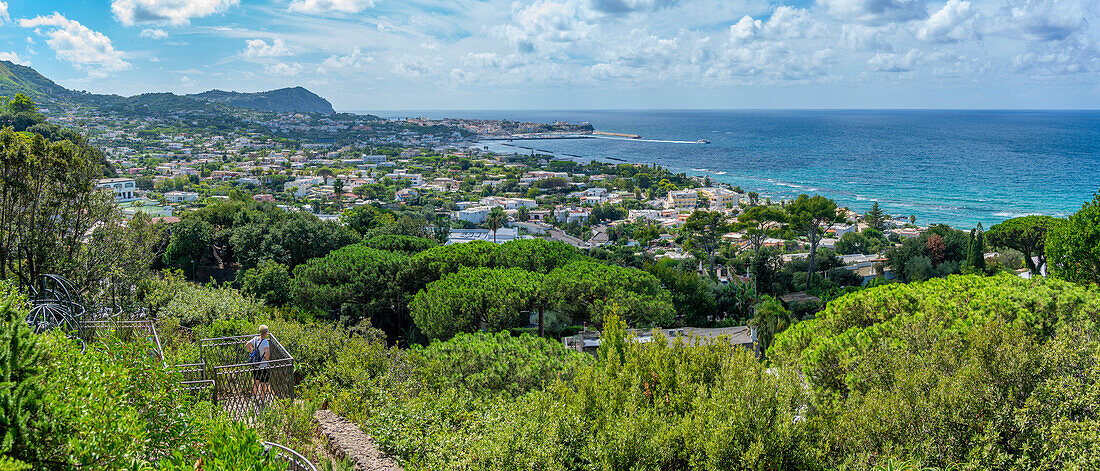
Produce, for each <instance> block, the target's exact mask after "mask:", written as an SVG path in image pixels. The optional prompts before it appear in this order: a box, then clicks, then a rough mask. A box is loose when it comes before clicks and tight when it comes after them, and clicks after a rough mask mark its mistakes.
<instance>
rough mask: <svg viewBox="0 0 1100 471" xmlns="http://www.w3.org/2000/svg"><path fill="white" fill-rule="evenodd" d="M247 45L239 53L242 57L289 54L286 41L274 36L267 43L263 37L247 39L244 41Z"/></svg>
mask: <svg viewBox="0 0 1100 471" xmlns="http://www.w3.org/2000/svg"><path fill="white" fill-rule="evenodd" d="M245 44H246V46H247V47H245V50H244V51H243V52H242V53H241V54H243V55H244V57H282V56H289V55H291V53H290V49H287V47H286V42H284V41H283V40H282V39H281V38H275V39H273V40H272V41H271V44H268V43H267V42H266V41H264V40H263V39H249V40H247V41H245Z"/></svg>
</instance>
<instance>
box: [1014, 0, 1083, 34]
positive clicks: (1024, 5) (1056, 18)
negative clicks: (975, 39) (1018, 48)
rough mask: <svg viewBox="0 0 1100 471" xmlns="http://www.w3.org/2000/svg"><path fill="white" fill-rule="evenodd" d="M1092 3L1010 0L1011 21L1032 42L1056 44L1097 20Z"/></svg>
mask: <svg viewBox="0 0 1100 471" xmlns="http://www.w3.org/2000/svg"><path fill="white" fill-rule="evenodd" d="M1096 9H1097V6H1096V3H1095V2H1093V1H1092V0H1009V2H1008V5H1007V6H1006V7H1005V10H1006V12H1007V16H1008V21H1009V22H1010V23H1011V24H1012V25H1013V26H1014V27H1015V29H1016V30H1017V31H1019V33H1021V34H1023V35H1024V36H1025V37H1027V38H1028V39H1034V40H1040V41H1053V40H1061V39H1065V38H1067V37H1068V36H1069V35H1071V34H1073V33H1076V32H1078V31H1082V30H1085V29H1086V28H1087V27H1088V24H1089V18H1093V19H1095V18H1096V11H1095V10H1096Z"/></svg>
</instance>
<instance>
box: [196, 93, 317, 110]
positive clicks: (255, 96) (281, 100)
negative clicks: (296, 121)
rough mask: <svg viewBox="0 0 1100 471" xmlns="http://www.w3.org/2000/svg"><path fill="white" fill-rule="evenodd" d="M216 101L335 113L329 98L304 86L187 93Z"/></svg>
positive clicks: (250, 106)
mask: <svg viewBox="0 0 1100 471" xmlns="http://www.w3.org/2000/svg"><path fill="white" fill-rule="evenodd" d="M187 96H189V97H193V98H197V99H200V100H205V101H209V102H215V103H224V104H226V105H230V106H236V107H240V108H252V109H257V110H265V111H275V112H280V113H285V112H306V113H321V114H333V113H335V110H333V109H332V104H331V103H329V102H328V100H326V99H324V98H321V97H320V96H317V94H315V93H313V92H311V91H309V90H306V89H305V88H302V87H291V88H280V89H278V90H270V91H266V92H255V93H241V92H227V91H223V90H210V91H208V92H203V93H197V94H194V95H187Z"/></svg>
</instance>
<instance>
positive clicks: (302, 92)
mask: <svg viewBox="0 0 1100 471" xmlns="http://www.w3.org/2000/svg"><path fill="white" fill-rule="evenodd" d="M16 93H22V94H24V95H27V96H28V97H30V98H31V99H32V100H34V101H35V102H36V103H40V104H72V105H83V106H89V107H93V108H96V109H102V110H104V111H114V112H120V113H129V114H141V115H150V116H152V115H158V114H166V113H178V112H181V111H191V112H208V113H213V112H215V111H216V110H217V108H218V107H219V106H221V105H224V106H232V107H238V108H249V109H256V110H263V111H275V112H305V113H323V114H333V113H334V111H333V109H332V104H331V103H329V102H328V100H325V99H324V98H321V97H320V96H317V95H316V94H315V93H313V92H311V91H309V90H306V89H305V88H302V87H292V88H281V89H278V90H270V91H266V92H255V93H239V92H226V91H222V90H211V91H208V92H203V93H198V94H194V95H176V94H174V93H144V94H141V95H135V96H131V97H123V96H118V95H99V94H94V93H84V92H78V91H73V90H69V89H67V88H65V87H62V86H60V85H58V84H56V83H54V82H53V81H52V80H50V79H48V78H46V77H44V76H43V75H42V74H40V73H38V71H36V70H34V69H32V68H30V67H27V66H22V65H18V64H15V63H12V62H9V61H2V60H0V96H11V95H15V94H16Z"/></svg>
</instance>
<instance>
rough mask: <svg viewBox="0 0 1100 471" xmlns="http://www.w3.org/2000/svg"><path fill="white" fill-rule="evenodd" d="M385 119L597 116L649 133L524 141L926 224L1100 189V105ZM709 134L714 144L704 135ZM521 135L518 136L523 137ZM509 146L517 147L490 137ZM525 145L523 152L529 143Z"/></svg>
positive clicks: (1048, 204) (1053, 204)
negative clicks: (820, 198) (816, 197)
mask: <svg viewBox="0 0 1100 471" xmlns="http://www.w3.org/2000/svg"><path fill="white" fill-rule="evenodd" d="M376 114H380V115H382V116H385V117H394V118H396V117H409V116H426V117H435V118H439V117H456V118H483V119H510V120H518V121H530V122H553V121H567V122H582V121H587V122H590V123H592V125H593V126H594V127H595V128H596V129H597V130H599V131H609V132H619V133H629V134H638V135H641V136H642V139H620V138H595V139H576V140H539V141H525V142H527V144H522V143H521V144H519V145H526V146H528V147H533V148H536V149H541V150H547V151H552V152H554V153H557V154H559V155H560V154H575V155H579V156H582V159H581V160H589V159H597V160H602V161H608V162H613V161H611V160H608V158H609V157H611V158H616V159H622V160H625V161H628V162H637V163H647V164H652V163H656V164H658V165H661V166H663V167H666V168H669V169H671V170H673V171H676V172H686V173H688V174H691V175H709V176H711V178H713V179H715V180H717V181H721V182H726V183H730V184H732V185H736V186H740V187H741V188H742V189H744V190H746V191H757V192H759V193H760V194H761V195H766V196H770V197H772V198H791V197H793V196H797V195H798V194H800V193H810V194H821V195H825V196H828V197H830V198H833V199H835V200H837V202H838V203H839V204H840V205H842V206H848V207H850V208H852V209H854V210H857V211H860V212H863V211H866V210H867V209H869V208H870V207H871V204H872V202H874V201H878V202H879V204H880V205H881V206H882V207H883V208H884V209H885V210H886V211H887V212H890V213H892V214H897V215H905V216H908V215H910V214H912V215H916V217H917V223H918V224H921V225H925V224H931V223H947V224H951V225H953V226H956V227H960V228H970V227H973V226H974V225H976V224H977V223H978V222H979V221H980V222H981V223H982V224H983V225H984V226H985V227H987V228H988V227H989V226H991V225H993V224H995V223H997V222H1000V221H1003V220H1005V219H1008V218H1011V217H1015V216H1020V215H1025V214H1050V215H1055V216H1064V215H1067V214H1070V213H1073V212H1074V211H1076V210H1078V209H1080V207H1081V204H1082V203H1084V202H1086V201H1089V200H1091V199H1092V195H1093V194H1094V193H1095V192H1096V191H1097V190H1100V111H923V110H912V111H870V110H864V111H802V110H799V111H764V110H760V111H696V110H692V111H664V110H662V111H390V112H383V113H376ZM700 139H708V140H710V144H698V143H694V141H697V140H700ZM517 142H518V141H517ZM487 144H489V146H490V148H491V149H493V150H497V151H502V152H514V151H516V150H517V149H516V148H514V147H507V146H503V145H501V144H500V143H487ZM520 151H521V152H524V151H522V150H520Z"/></svg>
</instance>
